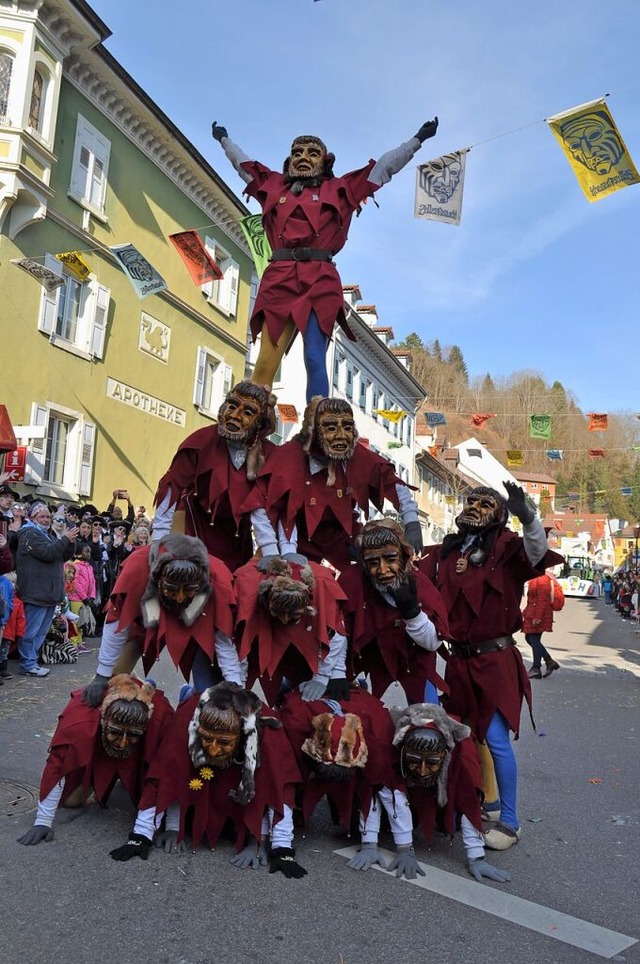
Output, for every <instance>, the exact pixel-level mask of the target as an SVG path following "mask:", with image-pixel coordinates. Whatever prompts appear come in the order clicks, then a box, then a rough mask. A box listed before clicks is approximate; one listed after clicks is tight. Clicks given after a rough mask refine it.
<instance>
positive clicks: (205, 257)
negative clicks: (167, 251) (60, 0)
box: [169, 229, 224, 285]
mask: <svg viewBox="0 0 640 964" xmlns="http://www.w3.org/2000/svg"><path fill="white" fill-rule="evenodd" d="M169 241H171V244H172V245H173V246H174V248H175V249H176V251H177V252H178V254H179V255H180V257H181V258H182V260H183V261H184V263H185V266H186V268H187V271H188V272H189V274H190V275H191V280H192V281H193V283H194V284H196V285H204V284H207V283H208V282H209V281H220V280H221V279H222V278H223V277H224V275H223V274H222V271H221V270H220V268H219V267H218V265H217V264H216V263H215V261H214V260H213V258H212V257H211V255H210V254H209V252H208V251H207V249H206V248H205V246H204V242H203V241H202V238H201V237H200V235H199V234H198V232H197V231H195V230H194V229H191V230H190V231H177V232H176V233H175V234H170V235H169Z"/></svg>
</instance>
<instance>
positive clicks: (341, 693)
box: [323, 679, 350, 703]
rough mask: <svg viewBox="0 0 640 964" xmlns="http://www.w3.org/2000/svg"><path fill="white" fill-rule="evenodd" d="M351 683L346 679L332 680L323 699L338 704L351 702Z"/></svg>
mask: <svg viewBox="0 0 640 964" xmlns="http://www.w3.org/2000/svg"><path fill="white" fill-rule="evenodd" d="M349 693H350V690H349V682H348V680H346V679H330V680H329V682H328V684H327V688H326V690H325V692H324V696H323V699H325V700H336V701H337V702H338V703H341V702H346V703H348V702H349Z"/></svg>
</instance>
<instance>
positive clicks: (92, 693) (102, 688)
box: [82, 673, 111, 709]
mask: <svg viewBox="0 0 640 964" xmlns="http://www.w3.org/2000/svg"><path fill="white" fill-rule="evenodd" d="M110 679H111V677H110V676H101V675H100V673H96V675H95V676H94V677H93V679H92V680H91V682H90V683H87V685H86V686H85V688H84V689H83V691H82V702H83V703H88V704H89V706H91V707H93V709H95V708H96V706H100V704H101V703H102V698H103V697H104V694H105V693H106V692H107V686H108V685H109V680H110Z"/></svg>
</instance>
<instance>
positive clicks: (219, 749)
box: [192, 703, 242, 770]
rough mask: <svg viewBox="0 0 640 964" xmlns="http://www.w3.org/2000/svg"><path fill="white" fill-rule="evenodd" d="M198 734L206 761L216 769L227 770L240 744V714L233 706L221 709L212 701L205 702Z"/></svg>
mask: <svg viewBox="0 0 640 964" xmlns="http://www.w3.org/2000/svg"><path fill="white" fill-rule="evenodd" d="M197 734H198V741H199V748H200V751H201V753H202V756H203V757H204V760H205V762H206V763H207V764H208V765H209V766H212V767H213V768H214V769H216V770H226V769H227V767H230V766H231V764H232V763H233V761H234V757H235V754H236V750H237V749H238V747H239V745H240V738H241V735H242V722H241V720H240V715H239V714H238V713H236V711H235V710H234V709H232V708H231V707H228V708H227V709H219V708H218V707H216V706H214V705H213V704H211V703H205V705H204V706H203V707H202V711H201V713H200V725H199V726H198V729H197ZM192 759H193V756H192Z"/></svg>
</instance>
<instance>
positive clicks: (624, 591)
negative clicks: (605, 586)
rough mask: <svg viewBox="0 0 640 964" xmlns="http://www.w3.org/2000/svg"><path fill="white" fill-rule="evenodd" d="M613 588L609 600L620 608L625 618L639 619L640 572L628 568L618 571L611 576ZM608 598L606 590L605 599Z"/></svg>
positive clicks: (619, 610)
mask: <svg viewBox="0 0 640 964" xmlns="http://www.w3.org/2000/svg"><path fill="white" fill-rule="evenodd" d="M609 578H610V580H611V589H610V593H609V600H608V601H609V602H610V604H611V605H612V606H615V608H616V609H617V610H618V612H619V613H620V615H621V616H622V618H623V619H635V620H638V618H639V615H638V593H639V587H640V573H638V572H633V571H631V570H628V571H626V572H616V573H615V574H614V575H613V576H611V577H609ZM606 598H607V594H606V590H605V599H606Z"/></svg>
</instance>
